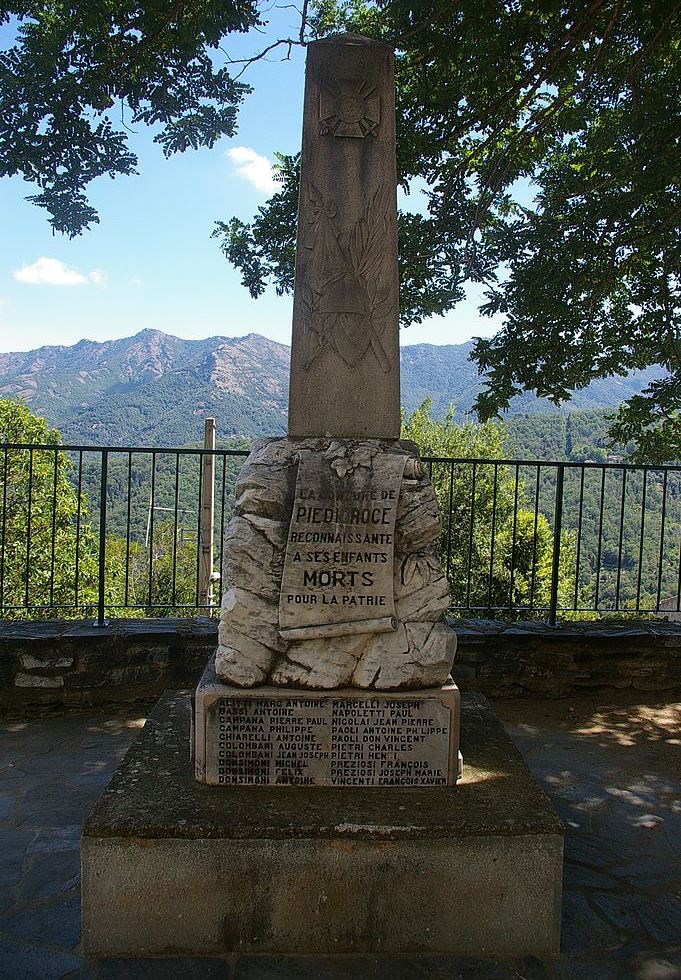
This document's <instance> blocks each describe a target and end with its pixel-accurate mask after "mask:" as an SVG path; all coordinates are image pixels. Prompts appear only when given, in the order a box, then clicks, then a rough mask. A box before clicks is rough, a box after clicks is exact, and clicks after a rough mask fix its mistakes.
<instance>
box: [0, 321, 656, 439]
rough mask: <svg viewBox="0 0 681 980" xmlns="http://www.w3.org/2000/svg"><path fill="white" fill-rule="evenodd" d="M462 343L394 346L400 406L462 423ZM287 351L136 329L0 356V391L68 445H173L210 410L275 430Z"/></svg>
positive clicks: (624, 391)
mask: <svg viewBox="0 0 681 980" xmlns="http://www.w3.org/2000/svg"><path fill="white" fill-rule="evenodd" d="M471 347H472V342H468V343H466V344H458V345H445V346H434V345H430V344H414V345H413V346H407V347H403V348H402V351H401V379H402V399H401V400H402V404H403V405H404V407H405V409H406V410H407V412H412V411H413V410H414V409H415V408H417V407H418V406H419V405H420V404H421V403H422V402H423V400H424V399H425V398H426V397H430V398H432V402H433V414H434V415H435V416H436V417H440V416H442V415H443V414H444V412H445V411H446V410H447V408H448V407H449V405H450V404H454V406H455V408H456V416H457V418H459V419H461V418H463V416H464V414H465V413H466V412H468V411H469V410H470V408H471V406H472V404H473V401H474V399H475V397H476V395H477V393H478V391H479V390H480V384H481V382H480V378H479V377H478V376H477V374H476V371H475V367H474V365H473V364H472V363H471V362H470V360H469V354H470V351H471ZM289 358H290V350H289V348H288V347H286V346H284V345H283V344H277V343H275V342H274V341H271V340H267V339H266V338H265V337H261V336H259V335H258V334H249V335H248V336H246V337H211V338H208V339H206V340H182V339H180V338H178V337H171V336H168V335H167V334H164V333H162V332H160V331H158V330H143V331H142V332H141V333H138V334H136V335H135V336H134V337H129V338H125V339H122V340H114V341H107V342H104V343H97V342H94V341H88V340H82V341H80V343H78V344H75V345H74V346H72V347H42V348H40V349H39V350H35V351H29V352H28V353H15V354H0V397H3V398H7V397H20V398H22V399H24V400H25V401H26V402H27V403H28V405H29V407H30V408H31V410H32V411H34V412H36V413H38V414H39V415H42V416H44V417H45V418H47V420H48V422H49V423H50V425H54V426H56V427H57V428H58V429H59V430H60V432H61V433H62V435H63V437H64V440H65V441H67V442H71V443H81V444H87V445H148V446H169V445H170V446H181V445H185V444H186V443H188V442H192V441H195V440H196V439H197V438H199V437H200V434H201V432H202V430H203V419H204V418H205V417H206V416H207V415H214V416H215V417H216V418H217V421H218V431H219V434H220V436H221V437H222V438H230V437H243V436H246V437H250V436H254V435H265V434H269V435H279V434H282V433H283V432H284V431H285V427H286V407H287V399H288V368H289ZM660 373H661V372H659V371H658V372H656V371H654V370H648V371H638V372H633V373H632V374H631V375H630V376H629V377H628V378H611V379H609V380H608V381H598V382H594V383H593V384H592V385H590V386H589V388H587V389H585V390H584V391H580V392H576V393H575V395H574V398H573V401H572V402H571V403H570V408H571V410H572V409H579V408H609V407H610V408H614V407H616V406H618V405H619V404H620V402H621V401H622V399H623V398H625V397H628V396H629V395H630V394H632V393H635V392H638V391H641V389H642V388H643V387H644V386H645V385H646V384H647V383H648V382H649V381H650V380H651V378H652V377H655V376H657V375H659V374H660ZM565 411H566V409H565V407H563V408H562V409H561V410H560V412H559V411H558V410H557V409H556V408H555V406H552V405H551V404H550V403H548V402H545V401H543V400H540V399H536V398H534V396H531V395H522V396H518V397H517V398H515V399H514V400H513V402H512V405H511V410H510V413H509V416H508V417H509V418H514V417H515V416H516V415H518V414H519V413H520V414H528V413H531V414H532V415H533V416H536V413H542V414H546V413H551V414H553V415H554V416H555V418H554V422H553V424H554V425H555V426H556V427H557V428H556V432H558V431H559V428H560V425H561V422H560V421H559V419H558V415H560V414H561V412H562V414H565ZM542 427H543V423H542ZM531 429H532V424H531V423H530V424H528V425H527V426H526V427H525V430H524V433H525V434H524V435H523V437H522V440H521V442H522V445H523V446H524V447H526V451H527V452H529V453H530V454H531V455H536V454H537V453H538V452H539V447H537V449H536V450H533V449H531V447H530V446H529V445H528V442H529V439H530V435H531ZM519 431H520V430H519ZM519 438H520V436H519ZM533 438H534V437H533ZM578 439H581V436H578ZM573 441H575V440H573ZM519 444H520V443H519ZM556 452H558V449H557V448H556Z"/></svg>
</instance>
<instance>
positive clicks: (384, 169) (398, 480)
mask: <svg viewBox="0 0 681 980" xmlns="http://www.w3.org/2000/svg"><path fill="white" fill-rule="evenodd" d="M399 429H400V398H399V348H398V281H397V222H396V173H395V104H394V67H393V53H392V51H391V50H390V48H388V47H387V46H386V45H384V44H381V43H378V42H375V41H372V40H369V39H367V38H363V37H358V36H356V35H352V34H343V35H340V36H339V37H332V38H328V39H327V40H324V41H315V42H314V43H312V44H310V45H309V46H308V60H307V74H306V83H305V112H304V121H303V155H302V166H301V180H300V204H299V212H298V244H297V253H296V280H295V296H294V314H293V344H292V351H291V390H290V401H289V434H288V436H287V437H286V438H283V439H266V440H261V441H259V442H257V443H254V445H253V446H252V449H251V453H250V455H249V457H248V459H247V461H246V463H245V465H244V468H243V470H242V471H241V473H240V474H239V478H238V480H237V483H236V488H235V492H236V501H235V508H234V511H235V513H234V517H233V518H232V520H231V521H230V523H229V527H228V529H227V532H226V534H225V539H224V543H223V544H224V547H223V566H222V576H223V596H222V610H221V615H220V627H219V645H218V649H217V651H216V654H215V657H214V659H212V660H211V662H210V663H209V665H208V668H207V671H206V673H205V674H204V677H203V679H202V681H201V683H200V684H199V688H198V689H197V692H196V698H195V727H194V742H195V760H196V775H197V778H198V779H200V780H201V781H204V782H209V783H218V784H219V783H224V784H225V785H248V784H250V783H254V784H265V785H291V784H294V785H307V784H314V785H325V786H352V785H362V786H385V785H400V786H401V785H407V786H415V785H424V786H425V785H428V786H438V785H439V786H445V785H451V784H452V783H453V782H455V781H456V779H457V776H458V772H459V758H458V727H459V722H458V691H457V689H456V687H455V685H453V683H452V682H451V677H450V676H449V675H450V671H451V666H452V660H453V658H454V651H455V648H456V637H455V635H454V633H453V632H452V631H451V629H450V628H449V627H448V626H447V624H446V623H444V622H443V619H442V614H443V613H444V612H445V610H446V609H447V606H448V601H449V587H448V583H447V579H446V577H445V575H444V574H443V571H442V567H441V564H440V560H439V535H440V519H439V515H438V509H437V500H436V497H435V492H434V490H433V487H432V486H431V484H430V481H429V480H428V478H427V476H426V474H425V472H424V468H423V466H422V464H421V461H420V459H419V453H418V448H417V447H416V446H415V445H414V444H413V443H410V442H405V441H401V440H400V438H399ZM358 718H362V720H363V723H362V725H357V724H356V719H358ZM344 746H345V747H344Z"/></svg>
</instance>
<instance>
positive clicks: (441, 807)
mask: <svg viewBox="0 0 681 980" xmlns="http://www.w3.org/2000/svg"><path fill="white" fill-rule="evenodd" d="M189 701H190V699H189V695H188V694H170V695H166V696H165V697H164V698H163V699H162V700H161V701H160V702H159V704H158V705H157V707H156V709H155V710H154V712H153V714H152V715H151V717H150V718H149V721H148V722H147V725H146V727H145V728H144V730H143V731H142V733H141V734H140V736H139V739H138V740H137V742H136V743H135V745H134V746H133V747H132V749H131V750H130V752H129V753H128V755H127V756H126V757H125V759H124V760H123V762H122V764H121V766H120V767H119V769H118V771H117V773H116V774H115V776H114V778H113V780H112V782H111V784H110V785H109V787H108V788H107V790H106V791H105V792H104V794H103V795H102V797H101V798H100V800H99V802H98V804H97V806H96V807H95V810H94V812H93V813H92V815H91V816H90V817H89V819H88V820H87V821H86V823H85V826H84V829H83V842H82V864H83V867H82V872H83V874H82V882H83V884H82V888H83V943H84V946H85V949H86V950H87V953H88V955H90V956H121V955H123V956H125V955H130V956H133V955H134V956H148V955H154V954H158V955H162V954H166V955H168V954H171V953H175V954H177V953H186V954H204V955H205V954H211V953H212V954H225V953H232V952H234V953H237V952H243V953H245V952H254V953H265V952H268V953H279V954H286V953H290V954H294V953H295V954H307V953H310V954H313V953H316V954H342V953H360V952H371V953H375V954H381V953H384V954H391V955H402V956H409V955H418V954H423V953H433V952H440V953H456V954H467V955H476V956H493V955H494V956H518V955H524V954H535V955H538V956H546V955H552V954H556V953H557V952H558V946H559V921H560V919H559V915H560V901H561V874H562V847H563V830H562V826H561V824H560V821H559V820H558V818H557V817H556V815H555V814H554V812H553V810H552V808H551V805H550V802H549V800H548V798H547V797H546V795H545V794H544V793H543V792H542V790H541V789H540V788H539V786H538V785H537V783H536V781H535V780H534V778H533V777H532V776H531V775H530V773H529V771H528V770H527V768H526V766H525V764H524V762H523V760H522V758H521V756H520V755H519V753H518V752H517V751H516V749H515V748H514V746H513V745H512V744H511V742H510V740H509V739H508V738H507V736H506V735H505V733H504V731H503V729H502V728H501V726H500V724H499V723H498V721H497V720H496V717H495V715H494V713H493V712H492V710H491V709H490V707H489V706H488V705H487V703H486V701H485V700H484V698H482V697H480V696H479V695H468V696H466V695H464V696H462V750H463V753H464V756H465V759H466V766H465V770H464V776H463V779H462V780H460V781H459V783H458V785H457V786H456V787H413V788H402V787H400V788H393V787H390V788H382V787H378V788H376V787H371V788H356V789H351V790H349V789H348V788H347V787H343V788H334V787H315V786H303V787H299V786H291V787H288V788H287V790H286V792H281V791H277V790H273V789H272V788H271V787H267V786H262V787H261V786H248V787H242V786H206V785H202V784H200V783H198V782H197V781H196V780H195V779H194V775H193V772H192V768H191V765H190V760H189V718H190V703H189Z"/></svg>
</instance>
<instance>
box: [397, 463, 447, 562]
mask: <svg viewBox="0 0 681 980" xmlns="http://www.w3.org/2000/svg"><path fill="white" fill-rule="evenodd" d="M440 528H441V524H440V514H439V512H438V509H437V497H436V496H435V491H434V490H433V487H432V486H431V483H430V481H429V480H427V479H426V478H425V477H422V478H421V479H420V480H404V481H403V483H402V492H401V494H400V502H399V506H398V508H397V529H396V540H395V546H396V548H397V550H398V551H399V552H401V553H403V554H411V553H413V552H419V551H425V549H426V548H429V547H432V546H433V545H434V544H435V542H436V541H437V539H438V537H439V535H440Z"/></svg>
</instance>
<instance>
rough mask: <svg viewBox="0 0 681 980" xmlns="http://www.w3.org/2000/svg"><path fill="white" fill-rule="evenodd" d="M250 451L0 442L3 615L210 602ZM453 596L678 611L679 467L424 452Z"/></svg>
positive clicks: (537, 607)
mask: <svg viewBox="0 0 681 980" xmlns="http://www.w3.org/2000/svg"><path fill="white" fill-rule="evenodd" d="M246 455H247V452H246V450H234V449H217V450H206V449H142V448H132V447H108V448H101V447H92V446H36V445H16V444H12V445H8V444H6V445H1V446H0V481H1V486H0V609H1V610H2V614H3V616H4V617H5V618H25V617H27V616H28V617H50V616H60V617H63V616H74V617H75V616H77V617H79V618H81V617H88V616H92V617H96V620H97V622H98V623H99V624H101V625H103V624H104V623H105V621H106V616H107V615H116V616H120V615H140V613H143V614H145V615H152V616H158V615H164V614H165V615H170V614H177V613H180V612H183V613H185V614H188V615H191V614H197V613H198V612H204V613H205V612H211V611H212V610H215V608H216V607H218V606H219V603H220V595H221V579H220V568H221V558H222V556H221V543H222V539H223V534H224V530H225V527H226V524H227V522H228V521H229V518H230V517H231V515H232V507H233V498H234V484H235V481H236V477H237V474H238V472H239V469H240V467H241V465H242V463H243V457H245V456H246ZM424 462H425V464H426V466H427V467H428V470H429V472H430V476H431V479H432V481H433V485H434V487H435V490H436V493H437V495H438V499H439V502H440V510H441V513H442V516H443V533H442V539H441V552H442V561H443V565H444V567H445V568H446V572H447V577H448V579H449V582H450V595H451V609H452V611H456V612H458V613H460V614H468V615H495V616H507V617H513V618H519V617H521V618H526V617H542V618H548V619H549V620H550V621H552V622H555V620H556V617H557V616H558V615H560V616H561V617H566V618H580V617H592V616H593V615H602V614H610V613H615V614H620V615H632V616H641V615H649V614H661V615H671V616H674V615H675V614H676V615H678V614H679V613H681V466H640V467H635V466H629V465H626V464H622V463H610V464H597V463H590V462H584V463H567V462H566V463H563V462H543V461H537V460H485V459H448V458H435V457H432V458H425V460H424Z"/></svg>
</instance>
